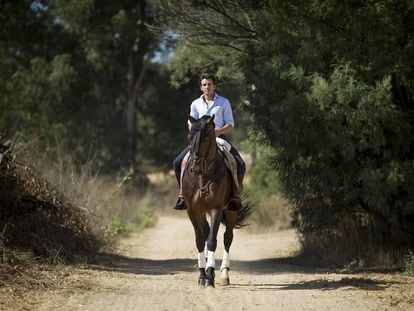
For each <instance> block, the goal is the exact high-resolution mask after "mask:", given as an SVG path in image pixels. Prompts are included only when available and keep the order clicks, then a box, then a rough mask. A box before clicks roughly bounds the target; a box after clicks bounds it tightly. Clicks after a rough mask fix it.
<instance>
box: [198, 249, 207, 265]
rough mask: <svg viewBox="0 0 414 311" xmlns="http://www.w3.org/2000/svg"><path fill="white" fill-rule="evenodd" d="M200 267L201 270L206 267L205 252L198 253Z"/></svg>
mask: <svg viewBox="0 0 414 311" xmlns="http://www.w3.org/2000/svg"><path fill="white" fill-rule="evenodd" d="M198 267H199V268H205V267H206V255H204V252H201V253H198Z"/></svg>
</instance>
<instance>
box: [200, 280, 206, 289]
mask: <svg viewBox="0 0 414 311" xmlns="http://www.w3.org/2000/svg"><path fill="white" fill-rule="evenodd" d="M198 286H200V287H205V286H206V279H205V278H199V279H198Z"/></svg>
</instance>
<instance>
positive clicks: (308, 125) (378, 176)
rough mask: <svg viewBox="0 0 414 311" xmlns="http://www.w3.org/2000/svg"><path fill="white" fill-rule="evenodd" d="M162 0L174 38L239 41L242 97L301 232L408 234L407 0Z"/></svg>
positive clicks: (413, 209)
mask: <svg viewBox="0 0 414 311" xmlns="http://www.w3.org/2000/svg"><path fill="white" fill-rule="evenodd" d="M161 2H162V3H166V4H165V6H164V7H167V9H168V10H170V11H171V12H174V14H177V19H176V20H175V23H173V24H172V27H173V30H174V31H175V32H176V33H174V32H173V33H174V34H175V36H178V37H179V38H183V40H187V41H185V44H184V46H181V47H180V49H181V50H185V48H189V49H193V50H200V49H203V50H204V51H206V49H205V47H204V45H205V44H207V43H208V44H210V46H216V47H218V46H221V47H223V49H225V48H230V49H233V50H234V51H238V52H239V53H238V55H237V57H236V58H234V59H235V60H236V62H237V63H236V64H235V65H234V67H236V68H238V69H239V70H240V71H241V72H242V73H243V77H244V84H245V85H246V86H247V87H248V88H247V89H246V90H245V91H246V94H247V96H248V101H247V102H246V103H247V105H246V108H247V109H248V110H249V111H250V113H251V115H252V116H253V118H254V125H255V129H256V131H258V132H260V133H262V134H263V135H264V137H265V139H264V143H266V144H268V145H270V146H271V147H273V148H274V149H275V150H276V151H277V152H276V153H275V154H276V156H274V157H273V167H274V168H275V169H277V170H278V171H279V176H280V178H281V186H282V188H283V189H284V193H285V195H286V196H287V197H288V198H289V199H290V201H291V203H292V205H293V212H294V220H295V222H296V226H297V227H298V229H299V230H300V232H301V233H302V237H303V239H304V241H305V242H306V241H308V242H311V241H315V240H318V239H319V240H324V241H326V244H325V245H326V246H328V245H332V241H337V239H341V238H342V239H343V240H346V239H347V237H350V236H351V235H350V234H349V232H350V230H351V228H354V227H355V228H357V232H358V234H361V235H360V236H358V237H362V236H363V234H364V232H367V235H366V236H365V237H367V236H369V234H371V236H373V240H372V241H371V242H373V243H374V244H377V245H382V246H384V245H393V246H397V247H398V246H401V245H405V246H407V245H411V246H412V243H413V241H414V231H413V230H414V229H413V228H414V205H413V202H414V197H413V195H414V192H413V186H414V183H413V181H414V180H413V178H412V176H413V173H414V172H413V167H412V163H413V154H414V152H413V151H414V150H413V148H414V143H413V139H414V138H413V137H414V135H412V134H413V131H414V128H413V126H414V125H413V124H414V122H413V116H414V114H413V109H414V108H413V107H414V105H413V104H414V102H413V100H414V94H413V89H414V88H413V83H414V72H413V70H412V68H414V66H413V61H414V58H413V57H412V56H413V55H414V49H413V47H414V45H413V41H412V40H413V39H412V38H413V31H414V22H413V21H414V18H413V14H414V11H413V7H412V5H411V1H385V0H384V1H364V2H355V1H348V2H341V1H318V0H314V1H305V2H300V3H298V2H297V1H277V0H275V1H270V0H269V1H260V2H257V5H256V6H255V5H254V4H253V3H252V2H249V1H231V2H227V1H226V2H224V1H186V2H185V3H184V4H183V5H185V8H186V9H185V10H181V9H182V8H183V7H180V6H179V4H178V3H176V2H174V1H161ZM169 5H170V7H169ZM174 5H177V6H178V7H177V10H179V11H180V12H177V11H174V9H173V8H172V7H171V6H174ZM246 7H247V9H246ZM213 17H215V18H213ZM206 25H207V27H204V26H206ZM247 25H248V26H247ZM247 29H248V30H247ZM243 31H245V35H241V33H242V32H243ZM194 45H195V46H196V47H193V46H194ZM187 68H191V66H190V65H189V66H187ZM174 69H175V68H174ZM183 71H185V69H182V68H181V72H183ZM368 232H369V234H368ZM352 242H355V236H354V239H352V238H350V243H352ZM348 246H349V245H348ZM358 246H361V244H358V245H357V247H355V248H354V249H355V250H356V251H357V248H358Z"/></svg>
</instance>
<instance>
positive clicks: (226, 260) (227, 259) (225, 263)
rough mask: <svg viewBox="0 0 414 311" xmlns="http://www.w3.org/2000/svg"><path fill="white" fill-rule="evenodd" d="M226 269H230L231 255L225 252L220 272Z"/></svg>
mask: <svg viewBox="0 0 414 311" xmlns="http://www.w3.org/2000/svg"><path fill="white" fill-rule="evenodd" d="M224 268H230V254H229V253H228V252H226V251H223V260H222V261H221V266H220V271H222V270H223V269H224Z"/></svg>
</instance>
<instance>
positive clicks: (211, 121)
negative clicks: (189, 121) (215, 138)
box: [207, 114, 214, 123]
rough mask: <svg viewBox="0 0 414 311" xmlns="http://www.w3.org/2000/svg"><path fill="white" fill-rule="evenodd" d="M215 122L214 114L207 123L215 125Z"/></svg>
mask: <svg viewBox="0 0 414 311" xmlns="http://www.w3.org/2000/svg"><path fill="white" fill-rule="evenodd" d="M213 122H214V114H213V115H212V116H211V117H210V118H208V120H207V123H213Z"/></svg>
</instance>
